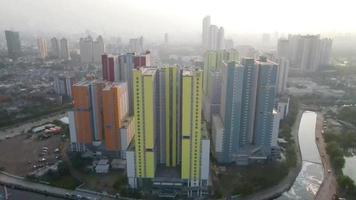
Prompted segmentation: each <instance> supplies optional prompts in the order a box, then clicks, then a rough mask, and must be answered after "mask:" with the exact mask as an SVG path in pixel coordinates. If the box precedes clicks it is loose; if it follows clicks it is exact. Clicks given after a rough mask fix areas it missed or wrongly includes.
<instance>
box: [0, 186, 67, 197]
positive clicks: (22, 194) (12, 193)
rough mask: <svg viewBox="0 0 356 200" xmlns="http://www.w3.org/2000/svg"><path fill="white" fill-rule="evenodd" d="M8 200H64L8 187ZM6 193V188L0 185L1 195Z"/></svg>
mask: <svg viewBox="0 0 356 200" xmlns="http://www.w3.org/2000/svg"><path fill="white" fill-rule="evenodd" d="M6 190H7V194H8V200H24V199H26V200H63V198H56V197H51V196H47V195H44V194H38V193H33V192H27V191H22V190H17V189H12V188H9V187H7V188H6ZM4 192H5V186H3V185H0V194H1V193H4Z"/></svg>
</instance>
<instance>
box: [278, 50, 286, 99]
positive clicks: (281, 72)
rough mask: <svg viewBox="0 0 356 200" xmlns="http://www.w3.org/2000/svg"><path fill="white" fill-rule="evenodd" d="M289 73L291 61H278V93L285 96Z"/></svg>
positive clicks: (280, 59) (281, 59)
mask: <svg viewBox="0 0 356 200" xmlns="http://www.w3.org/2000/svg"><path fill="white" fill-rule="evenodd" d="M288 71H289V60H288V58H285V57H281V58H279V59H278V68H277V81H276V82H277V93H278V94H279V95H283V94H284V93H285V91H286V89H287V79H288Z"/></svg>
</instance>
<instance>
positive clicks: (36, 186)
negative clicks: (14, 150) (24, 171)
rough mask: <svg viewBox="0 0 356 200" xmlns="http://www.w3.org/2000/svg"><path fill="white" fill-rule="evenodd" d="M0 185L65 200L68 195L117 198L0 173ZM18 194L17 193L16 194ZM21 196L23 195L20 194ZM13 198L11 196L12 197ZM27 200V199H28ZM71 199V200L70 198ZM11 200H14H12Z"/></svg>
mask: <svg viewBox="0 0 356 200" xmlns="http://www.w3.org/2000/svg"><path fill="white" fill-rule="evenodd" d="M0 184H1V185H7V186H8V187H7V188H9V187H12V188H15V189H17V190H24V191H30V193H32V192H33V193H38V194H47V195H48V196H53V197H57V198H55V199H65V196H66V194H69V195H80V196H81V197H89V198H90V199H95V200H114V199H116V198H115V197H113V196H111V195H104V194H101V193H95V192H91V191H84V190H74V191H73V190H67V189H63V188H57V187H53V186H50V185H45V184H40V183H34V182H29V181H26V180H25V179H23V178H21V177H16V176H13V175H9V174H6V173H4V172H0ZM15 193H16V194H17V192H15ZM19 195H21V194H19ZM43 196H45V195H43ZM10 197H11V196H10ZM26 199H27V198H26ZM69 199H70V198H69ZM9 200H12V199H11V198H10V199H9Z"/></svg>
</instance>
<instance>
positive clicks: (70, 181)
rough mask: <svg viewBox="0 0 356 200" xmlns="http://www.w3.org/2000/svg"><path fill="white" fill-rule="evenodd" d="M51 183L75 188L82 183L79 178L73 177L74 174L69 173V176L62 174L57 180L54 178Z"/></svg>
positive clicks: (70, 188)
mask: <svg viewBox="0 0 356 200" xmlns="http://www.w3.org/2000/svg"><path fill="white" fill-rule="evenodd" d="M50 184H51V185H52V186H55V187H60V188H65V189H69V190H74V189H75V188H76V187H78V186H79V185H80V182H79V181H78V180H77V179H75V178H73V177H72V176H70V175H67V176H62V177H60V178H58V179H56V180H52V181H51V182H50Z"/></svg>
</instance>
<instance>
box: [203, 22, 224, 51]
mask: <svg viewBox="0 0 356 200" xmlns="http://www.w3.org/2000/svg"><path fill="white" fill-rule="evenodd" d="M202 43H203V48H204V50H222V49H225V31H224V28H223V27H220V28H219V27H218V26H217V25H212V24H210V16H206V17H205V18H204V19H203V31H202Z"/></svg>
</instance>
